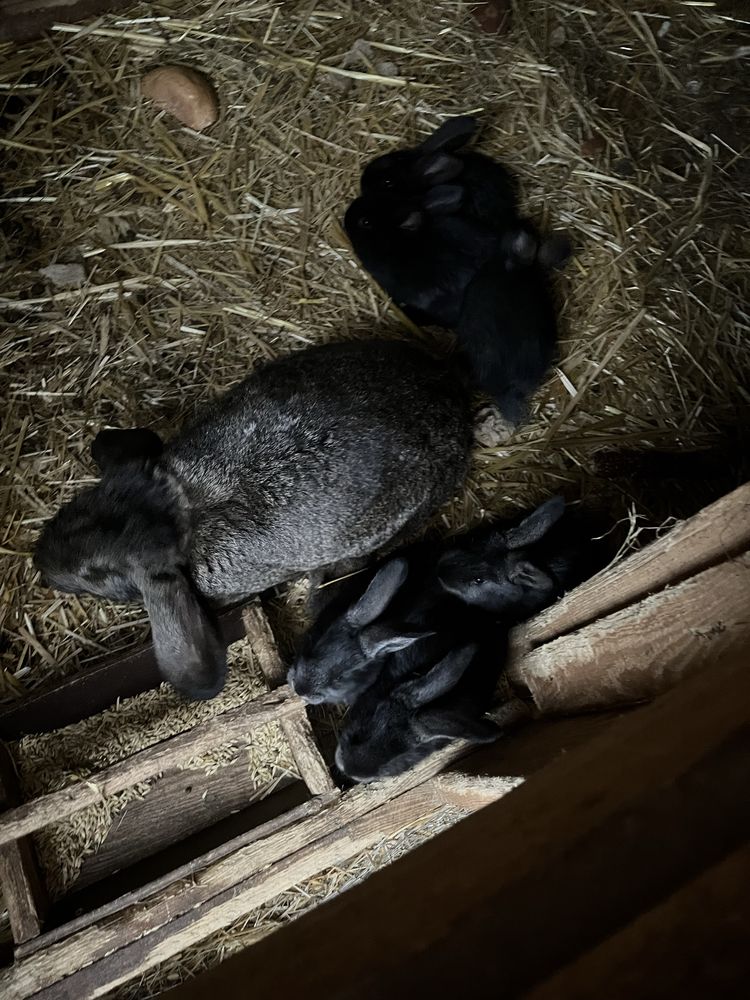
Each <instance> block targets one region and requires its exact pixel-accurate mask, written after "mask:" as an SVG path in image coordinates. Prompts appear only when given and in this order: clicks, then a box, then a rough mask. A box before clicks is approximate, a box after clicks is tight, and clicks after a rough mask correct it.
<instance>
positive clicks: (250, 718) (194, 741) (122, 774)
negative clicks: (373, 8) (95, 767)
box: [0, 688, 304, 845]
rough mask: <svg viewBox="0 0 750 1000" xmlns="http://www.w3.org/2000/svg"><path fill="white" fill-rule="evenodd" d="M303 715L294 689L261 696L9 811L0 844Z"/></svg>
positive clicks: (1, 819) (1, 822) (2, 820)
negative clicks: (260, 729)
mask: <svg viewBox="0 0 750 1000" xmlns="http://www.w3.org/2000/svg"><path fill="white" fill-rule="evenodd" d="M300 712H304V703H303V702H302V701H301V699H299V698H298V697H297V696H296V695H295V694H294V693H293V692H292V691H291V690H290V689H289V688H279V689H278V690H276V691H274V692H272V693H270V694H266V695H261V696H260V697H259V698H256V699H254V700H253V701H250V702H247V703H246V704H244V705H240V706H238V707H237V708H233V709H231V710H230V711H228V712H224V713H223V714H222V715H218V716H216V717H215V718H213V719H209V720H207V721H206V722H201V723H199V724H198V725H197V726H194V727H193V729H191V730H189V731H188V732H186V733H182V734H180V735H179V736H172V737H170V738H169V739H166V740H162V741H161V742H160V743H156V744H155V745H154V746H151V747H148V748H147V749H145V750H141V751H139V752H138V753H135V754H132V756H130V757H126V758H125V760H122V761H120V762H119V763H117V764H113V765H112V766H111V767H108V768H105V769H104V770H102V771H98V772H97V773H96V774H93V775H91V776H90V777H89V778H87V779H85V780H83V781H79V782H77V783H76V784H73V785H68V786H67V787H66V788H62V789H60V790H59V791H56V792H49V793H47V794H46V795H40V796H39V797H38V798H36V799H32V801H31V802H26V803H24V804H23V805H19V806H16V807H15V808H14V809H9V810H8V811H7V812H6V813H4V814H3V815H2V816H0V845H2V844H8V843H10V842H11V841H13V840H17V839H18V838H19V837H23V836H25V835H26V834H29V833H33V832H34V831H36V830H42V829H43V828H44V827H45V826H50V825H52V824H54V823H59V822H60V820H62V819H66V818H67V817H68V816H72V815H73V814H74V813H76V812H78V811H79V810H81V809H85V808H86V807H87V806H90V805H94V804H95V803H97V802H99V801H100V799H101V798H102V797H104V796H107V795H114V794H115V793H116V792H121V791H124V789H126V788H130V787H131V786H132V785H135V784H137V783H138V782H139V781H145V780H146V779H147V778H152V777H153V776H154V775H156V774H159V773H160V772H162V771H167V770H169V769H170V768H173V767H179V766H180V765H181V764H184V763H186V762H187V761H188V760H190V758H191V757H196V756H198V755H200V754H202V753H205V752H206V751H207V750H210V749H212V748H214V747H218V746H222V745H224V744H226V743H231V742H232V741H234V740H241V739H242V738H243V737H244V736H245V735H246V734H247V733H248V732H250V731H251V730H252V729H256V728H257V727H258V726H262V725H265V723H267V722H280V721H281V720H282V719H284V718H287V717H288V716H290V715H294V714H299V713H300Z"/></svg>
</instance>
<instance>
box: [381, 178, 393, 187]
mask: <svg viewBox="0 0 750 1000" xmlns="http://www.w3.org/2000/svg"><path fill="white" fill-rule="evenodd" d="M383 187H384V188H386V189H388V188H392V187H393V178H392V177H384V178H383Z"/></svg>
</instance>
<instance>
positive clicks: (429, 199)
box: [422, 184, 464, 212]
mask: <svg viewBox="0 0 750 1000" xmlns="http://www.w3.org/2000/svg"><path fill="white" fill-rule="evenodd" d="M463 197H464V192H463V189H462V188H460V187H459V186H458V185H457V184H437V185H436V186H435V187H433V188H430V190H429V191H428V192H427V194H425V196H424V198H423V199H422V205H423V206H424V208H426V209H427V211H428V212H457V211H458V209H459V208H460V207H461V202H462V201H463Z"/></svg>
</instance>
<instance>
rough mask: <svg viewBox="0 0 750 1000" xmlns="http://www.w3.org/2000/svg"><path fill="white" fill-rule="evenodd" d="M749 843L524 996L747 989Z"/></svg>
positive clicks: (568, 998) (654, 999)
mask: <svg viewBox="0 0 750 1000" xmlns="http://www.w3.org/2000/svg"><path fill="white" fill-rule="evenodd" d="M748 886H750V848H748V847H743V848H741V849H740V850H738V851H735V852H734V853H733V854H731V855H729V857H727V858H726V859H725V860H723V861H721V862H720V863H719V864H716V865H712V866H711V867H710V868H709V869H708V870H707V871H705V872H702V873H701V874H700V875H699V876H698V877H697V878H695V879H693V880H692V881H690V882H688V883H687V885H685V886H684V887H683V888H681V889H679V890H678V891H677V892H675V893H674V894H673V895H671V896H669V897H668V898H667V899H666V900H665V901H664V902H662V903H660V904H659V905H658V906H655V907H654V908H653V909H651V910H649V911H648V912H647V913H645V914H643V915H642V916H640V917H638V918H636V920H634V921H633V922H632V923H630V924H628V926H627V927H625V928H624V929H623V930H621V931H619V932H618V933H617V934H615V935H613V936H612V937H610V938H608V939H607V940H606V941H604V942H603V943H602V944H601V945H599V946H598V947H597V948H595V949H593V950H592V951H589V952H587V953H586V954H585V955H582V956H581V957H580V958H579V959H578V960H577V961H575V962H573V963H571V964H570V965H567V966H565V967H564V968H563V969H561V970H560V972H558V973H557V974H555V975H553V976H552V977H551V978H550V979H547V980H546V981H545V982H544V983H542V984H541V985H540V986H538V987H537V988H536V989H534V990H532V991H531V992H530V993H527V994H525V996H526V1000H602V998H603V997H606V998H607V1000H636V998H637V1000H666V998H671V997H685V998H687V997H706V998H707V997H721V1000H730V998H733V997H745V996H747V980H748V972H749V971H750V969H749V968H748V961H747V942H748V928H749V927H750V892H748Z"/></svg>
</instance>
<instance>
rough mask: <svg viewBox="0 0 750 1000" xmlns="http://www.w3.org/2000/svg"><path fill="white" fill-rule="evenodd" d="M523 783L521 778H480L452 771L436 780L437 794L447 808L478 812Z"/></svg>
mask: <svg viewBox="0 0 750 1000" xmlns="http://www.w3.org/2000/svg"><path fill="white" fill-rule="evenodd" d="M523 781H524V779H523V778H521V777H515V778H511V777H508V778H497V777H478V776H477V775H474V774H466V773H465V772H463V771H450V772H448V773H447V774H440V775H438V776H437V778H435V794H436V795H438V796H439V798H440V801H441V802H443V803H444V804H445V805H447V806H455V807H456V808H457V809H466V810H467V812H476V810H477V809H484V807H485V806H488V805H489V804H490V802H496V801H497V799H499V798H502V796H503V795H507V794H508V792H512V791H513V789H514V788H517V787H518V786H519V785H520V784H522V783H523Z"/></svg>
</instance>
